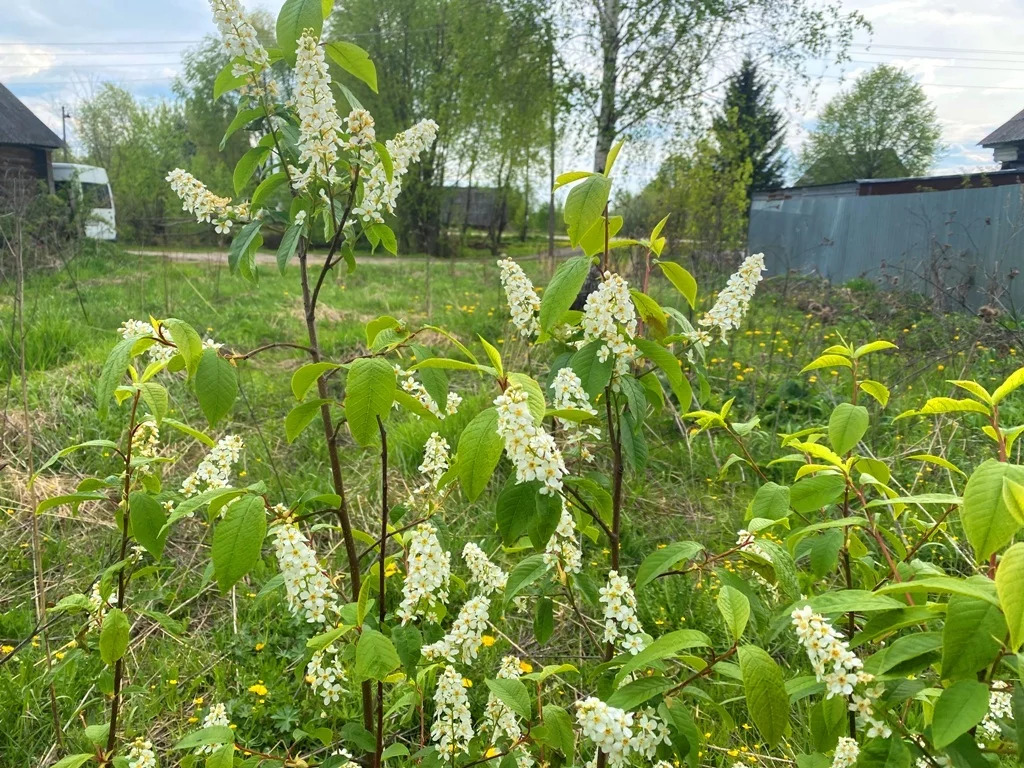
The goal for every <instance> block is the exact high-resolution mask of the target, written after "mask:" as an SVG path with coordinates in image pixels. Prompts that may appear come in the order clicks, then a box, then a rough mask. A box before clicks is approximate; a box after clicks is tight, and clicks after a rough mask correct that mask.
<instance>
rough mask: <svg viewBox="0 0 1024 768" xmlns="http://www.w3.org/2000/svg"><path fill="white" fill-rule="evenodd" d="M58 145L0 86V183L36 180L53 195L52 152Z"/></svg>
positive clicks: (55, 137) (23, 107)
mask: <svg viewBox="0 0 1024 768" xmlns="http://www.w3.org/2000/svg"><path fill="white" fill-rule="evenodd" d="M62 146H64V144H63V142H62V141H61V140H60V137H59V136H57V134H55V133H54V132H53V131H51V130H50V129H49V128H47V127H46V125H45V124H44V123H43V121H42V120H40V119H39V118H38V117H36V116H35V115H34V114H33V113H32V110H30V109H29V108H28V107H26V106H25V105H24V104H22V103H21V101H19V100H18V98H17V97H16V96H15V95H14V94H13V93H11V92H10V91H9V90H8V89H7V88H6V87H4V85H3V84H2V83H0V183H2V182H4V181H11V180H13V179H18V180H22V181H27V180H33V179H36V180H39V181H43V182H45V183H46V186H47V187H48V188H49V190H50V191H51V192H53V188H54V187H53V157H52V156H53V150H55V149H59V148H60V147H62Z"/></svg>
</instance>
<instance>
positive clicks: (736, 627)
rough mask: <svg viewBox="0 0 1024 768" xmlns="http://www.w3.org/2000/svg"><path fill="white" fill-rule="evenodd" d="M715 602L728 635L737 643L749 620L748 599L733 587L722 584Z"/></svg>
mask: <svg viewBox="0 0 1024 768" xmlns="http://www.w3.org/2000/svg"><path fill="white" fill-rule="evenodd" d="M716 604H717V605H718V612H719V613H721V614H722V619H723V620H724V621H725V626H726V627H727V628H728V629H729V635H730V636H731V637H732V640H733V642H734V643H738V642H739V640H740V638H741V637H743V632H744V630H745V629H746V628H747V622H748V621H749V620H750V601H749V600H748V599H747V596H746V595H744V594H743V593H742V592H740V591H739V590H738V589H736V588H735V587H730V586H729V585H728V584H723V585H722V588H721V589H720V590H719V591H718V598H717V599H716Z"/></svg>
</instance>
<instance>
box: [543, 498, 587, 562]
mask: <svg viewBox="0 0 1024 768" xmlns="http://www.w3.org/2000/svg"><path fill="white" fill-rule="evenodd" d="M544 562H545V563H547V564H548V565H549V566H550V565H554V564H555V563H561V564H562V570H564V571H565V572H566V573H579V572H580V571H581V570H582V568H583V552H582V551H581V550H580V547H579V545H578V544H577V543H576V521H575V520H574V519H573V516H572V512H570V511H569V508H568V507H567V506H566V504H565V501H564V500H563V501H562V516H561V517H560V518H559V519H558V527H557V528H555V532H554V533H553V534H551V538H550V539H548V543H547V546H546V547H544Z"/></svg>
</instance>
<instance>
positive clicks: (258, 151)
mask: <svg viewBox="0 0 1024 768" xmlns="http://www.w3.org/2000/svg"><path fill="white" fill-rule="evenodd" d="M269 154H270V147H260V146H256V147H253V148H252V149H250V150H249V151H248V152H246V153H245V154H244V155H242V157H241V158H239V160H238V164H237V165H235V171H234V173H233V174H232V175H231V183H232V184H233V185H234V188H235V194H236V195H240V194H242V190H243V189H245V185H246V184H248V183H249V179H251V178H252V175H253V174H254V173H256V169H257V168H259V166H260V163H262V162H263V161H264V160H265V159H266V158H267V155H269Z"/></svg>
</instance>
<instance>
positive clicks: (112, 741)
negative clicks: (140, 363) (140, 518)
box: [107, 390, 142, 760]
mask: <svg viewBox="0 0 1024 768" xmlns="http://www.w3.org/2000/svg"><path fill="white" fill-rule="evenodd" d="M141 394H142V393H141V392H140V391H139V390H135V396H134V397H133V398H132V413H131V417H130V418H129V419H128V436H127V437H126V438H125V442H126V445H125V449H124V492H123V494H122V496H123V500H122V503H123V506H122V509H121V549H120V552H119V554H118V557H117V561H118V562H119V563H120V562H123V561H124V558H125V556H126V555H127V554H128V521H129V508H128V497H129V496H130V495H131V488H132V440H133V438H134V437H135V415H136V413H137V412H138V410H139V397H140V395H141ZM124 572H125V566H123V565H122V566H121V568H120V570H118V572H117V610H119V611H123V610H124V601H125V591H126V590H125V587H126V586H127V581H126V580H125V575H124ZM123 678H124V655H122V656H121V658H119V659H118V660H117V661H115V662H114V695H113V696H112V697H111V699H110V731H109V733H108V734H107V760H110V758H112V757H113V756H114V751H115V750H116V748H117V716H118V714H119V712H120V709H121V682H122V680H123Z"/></svg>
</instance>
